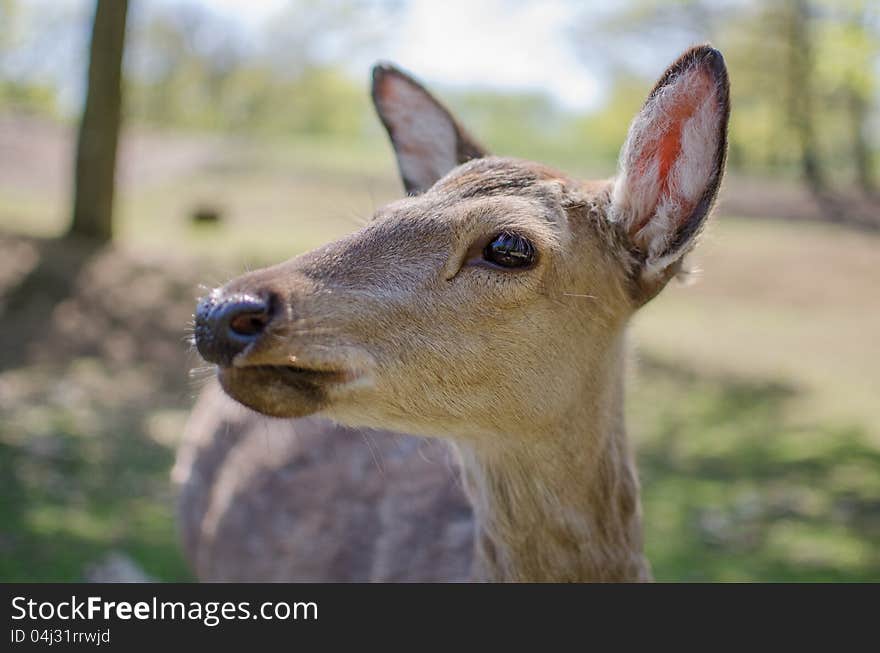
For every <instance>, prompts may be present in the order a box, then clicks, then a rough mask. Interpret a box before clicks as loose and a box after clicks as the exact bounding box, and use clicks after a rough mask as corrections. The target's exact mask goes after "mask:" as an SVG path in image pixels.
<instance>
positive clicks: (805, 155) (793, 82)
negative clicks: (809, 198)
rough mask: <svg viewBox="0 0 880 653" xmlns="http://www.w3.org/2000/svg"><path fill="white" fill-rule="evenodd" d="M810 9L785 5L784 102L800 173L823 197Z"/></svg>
mask: <svg viewBox="0 0 880 653" xmlns="http://www.w3.org/2000/svg"><path fill="white" fill-rule="evenodd" d="M809 12H810V8H809V5H808V3H807V2H806V0H790V2H789V4H788V12H787V13H788V16H787V22H788V26H787V27H788V84H789V87H788V91H789V94H788V100H789V107H788V109H789V116H790V119H791V124H792V127H793V128H794V130H795V134H796V135H797V138H798V142H799V144H800V150H801V172H802V173H803V175H804V181H805V182H806V183H807V185H808V186H809V187H810V190H811V191H812V192H813V193H814V194H817V195H824V192H825V190H826V179H825V174H824V171H823V168H822V164H821V158H820V154H819V147H818V143H817V142H816V129H815V123H814V118H815V116H814V107H813V87H812V82H813V66H814V61H813V56H814V55H813V44H812V42H811V38H812V35H811V34H810V24H809V21H810V16H809Z"/></svg>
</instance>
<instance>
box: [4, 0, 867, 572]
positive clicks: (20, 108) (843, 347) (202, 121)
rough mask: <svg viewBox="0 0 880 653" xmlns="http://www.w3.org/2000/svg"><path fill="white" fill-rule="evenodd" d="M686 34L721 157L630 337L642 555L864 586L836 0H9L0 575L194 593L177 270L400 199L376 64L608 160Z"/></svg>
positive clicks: (469, 114)
mask: <svg viewBox="0 0 880 653" xmlns="http://www.w3.org/2000/svg"><path fill="white" fill-rule="evenodd" d="M96 6H97V11H96ZM707 40H708V41H711V42H712V43H713V44H714V45H716V46H717V47H719V48H720V49H721V50H722V52H723V53H724V55H725V57H726V59H727V62H728V65H729V68H730V75H731V79H732V84H733V89H732V93H733V114H732V124H731V133H730V157H729V168H728V176H727V178H726V180H725V185H724V188H723V191H722V199H721V203H720V206H719V208H718V210H717V211H716V214H715V218H714V224H713V225H712V227H711V229H710V230H709V232H708V234H707V236H706V237H705V238H704V240H703V243H702V245H701V246H700V248H699V250H698V252H697V253H696V254H695V255H694V257H693V262H694V263H695V264H696V265H697V266H698V267H699V268H701V269H702V270H703V272H702V273H701V274H700V275H699V279H698V283H696V284H695V285H692V286H690V287H670V288H669V289H668V290H667V291H666V292H665V293H664V296H663V297H661V298H660V299H659V300H657V301H656V302H653V303H652V304H650V305H649V306H648V307H647V308H646V309H645V310H644V311H643V312H642V313H641V314H640V315H639V316H638V318H637V320H636V322H635V324H634V327H633V335H634V338H633V339H634V341H635V342H636V343H637V349H636V352H637V355H636V358H637V364H636V365H635V366H634V370H633V373H632V379H631V388H632V390H631V392H630V396H629V399H628V408H627V409H628V412H629V417H630V424H631V427H630V430H631V433H632V437H633V439H634V440H635V443H636V447H637V451H638V458H639V464H640V468H641V474H642V478H643V486H644V496H643V502H644V513H645V528H646V536H645V539H646V547H647V553H648V556H649V558H650V559H651V561H652V564H653V567H654V571H655V574H656V576H657V578H658V579H668V580H875V581H877V580H880V345H878V334H880V3H877V2H868V1H856V0H844V1H839V2H831V1H830V0H774V1H772V2H757V1H752V0H719V1H710V0H679V1H675V2H653V1H649V0H628V1H624V2H611V1H601V0H600V1H597V2H591V3H582V2H574V1H571V2H566V1H563V0H549V1H546V2H524V1H519V0H468V1H467V2H459V1H451V2H445V3H437V2H430V1H429V0H378V1H376V2H359V1H357V0H326V1H321V2H318V1H317V0H246V1H245V0H242V1H241V2H235V1H233V0H214V1H211V2H209V1H208V0H131V1H130V2H124V1H123V0H100V1H99V2H97V3H96V2H95V0H0V316H2V325H0V579H2V580H6V581H12V580H77V579H83V578H95V577H100V574H101V573H102V570H103V569H105V568H106V567H107V565H117V566H118V565H121V566H123V567H126V568H128V569H130V570H131V573H133V574H135V575H137V574H145V575H148V576H149V577H151V578H155V579H160V580H185V579H190V578H191V576H190V572H189V571H188V570H187V568H186V565H185V564H184V562H183V559H182V557H181V554H180V552H179V547H178V543H177V535H176V532H175V522H174V507H173V496H172V495H173V492H172V489H171V486H170V482H169V470H170V467H171V464H172V461H173V456H174V448H175V446H176V443H177V442H178V440H179V437H180V433H181V430H182V428H183V425H184V423H185V420H186V416H187V413H188V410H189V408H190V406H191V405H192V402H193V400H194V397H195V396H196V395H197V394H198V391H199V381H198V380H193V379H191V378H190V377H189V375H188V371H189V369H190V368H191V367H193V366H195V365H198V361H197V360H196V359H195V357H193V356H192V355H191V354H190V353H188V345H187V343H186V342H185V338H186V328H187V323H188V321H189V319H190V317H191V313H192V310H193V306H194V299H195V297H196V296H197V295H198V294H199V293H200V292H202V290H200V285H199V284H203V286H202V287H205V286H207V287H210V286H213V285H215V284H217V283H220V282H221V281H223V280H225V279H227V278H229V277H231V276H234V275H237V274H239V273H240V272H242V271H243V270H244V269H246V268H248V267H253V266H258V265H263V264H266V263H271V262H277V261H279V260H281V259H286V258H289V257H291V256H293V255H296V254H297V253H300V252H302V251H305V250H307V249H310V248H312V247H314V246H316V245H318V244H320V243H322V242H325V241H328V240H331V239H333V238H336V237H338V236H340V235H342V234H344V233H346V232H349V231H352V230H354V229H357V228H358V226H359V225H360V223H361V221H362V220H363V219H364V218H366V217H368V216H369V215H370V214H371V213H372V212H373V210H374V209H375V208H377V207H378V206H380V205H381V204H383V203H384V202H386V201H388V200H390V199H393V198H396V197H399V196H401V195H402V190H401V185H400V183H399V181H398V179H397V177H396V166H395V164H394V161H393V158H392V153H391V150H390V147H389V145H388V144H387V142H386V140H385V137H384V133H383V132H382V130H381V127H380V126H379V124H378V121H377V119H376V118H375V117H374V115H373V112H372V108H371V106H370V104H369V98H368V77H369V68H370V65H371V64H372V63H373V62H374V61H376V60H378V59H390V60H393V61H395V62H396V63H398V64H399V65H400V66H402V67H404V68H406V69H408V70H410V71H412V72H413V73H414V74H415V75H416V76H417V77H419V78H420V79H422V80H423V81H424V82H426V84H427V85H428V86H429V87H430V88H431V89H432V90H433V91H435V92H436V93H437V95H438V96H440V97H442V98H443V99H444V101H446V102H447V104H448V105H449V106H450V107H451V108H452V109H453V111H454V112H456V113H457V114H458V115H459V116H460V117H461V118H462V121H463V122H464V124H466V125H467V126H468V127H469V128H470V130H471V131H472V132H473V133H475V134H476V135H477V136H478V137H479V138H480V139H481V140H482V141H483V142H484V143H486V144H487V145H488V146H489V147H490V148H491V149H492V150H493V151H494V152H496V153H499V154H505V155H514V156H520V157H526V158H533V159H538V160H541V161H544V162H547V163H550V164H553V165H556V166H559V167H562V168H563V169H565V170H567V171H569V172H572V173H576V174H579V175H582V176H584V177H607V176H609V175H611V174H613V173H614V170H615V161H616V156H617V152H618V149H619V147H620V145H621V144H622V142H623V140H624V137H625V134H626V130H627V126H628V123H629V121H630V119H631V118H632V117H633V115H634V114H635V112H636V111H637V109H638V107H639V106H640V104H641V102H642V101H643V100H644V98H645V96H646V95H647V92H648V91H649V90H650V88H651V86H652V85H653V82H654V80H655V79H656V77H657V76H658V75H659V74H660V73H661V72H662V71H663V69H664V68H665V67H666V65H668V64H669V63H671V61H672V60H673V59H674V58H675V57H676V56H677V54H678V53H679V52H680V51H682V50H684V49H685V48H686V47H688V46H689V45H691V44H693V43H697V42H702V41H707ZM114 170H115V175H114Z"/></svg>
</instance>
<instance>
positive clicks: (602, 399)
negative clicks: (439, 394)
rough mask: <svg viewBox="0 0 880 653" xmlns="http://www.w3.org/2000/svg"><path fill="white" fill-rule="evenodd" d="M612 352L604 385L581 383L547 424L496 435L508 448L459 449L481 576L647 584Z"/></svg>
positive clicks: (619, 377) (617, 365)
mask: <svg viewBox="0 0 880 653" xmlns="http://www.w3.org/2000/svg"><path fill="white" fill-rule="evenodd" d="M621 341H622V339H621ZM613 353H614V355H613V356H611V357H610V359H609V362H608V365H607V366H606V367H607V369H606V370H605V371H604V372H605V373H604V374H603V375H600V377H604V382H603V383H601V384H600V386H599V387H590V386H591V381H590V379H585V383H584V387H582V388H580V389H579V392H578V393H576V394H577V396H576V397H573V401H572V402H571V410H570V411H569V412H568V413H567V414H566V415H565V416H563V417H562V418H561V419H560V420H558V421H557V422H555V423H554V425H553V426H552V427H551V428H548V427H547V426H543V427H542V428H541V429H535V432H529V430H528V429H523V431H522V432H517V433H515V434H503V435H504V436H503V437H502V436H501V435H499V437H498V440H497V441H503V442H506V443H510V442H513V443H514V444H513V445H512V446H505V447H503V448H502V447H497V446H491V445H488V444H487V445H481V444H480V443H473V442H468V443H461V442H460V443H458V450H459V454H460V460H461V465H462V471H463V478H464V481H465V486H466V489H467V491H468V494H469V496H470V499H471V501H472V503H473V507H474V514H475V518H476V527H477V542H476V546H477V562H478V564H479V565H480V566H481V567H482V569H480V570H479V573H481V574H482V576H483V577H484V578H485V580H490V581H644V580H649V579H650V570H649V567H648V563H647V561H646V560H645V558H644V556H643V554H642V535H641V519H640V506H639V488H638V479H637V475H636V471H635V466H634V463H633V461H632V458H631V455H630V451H629V447H628V444H627V439H626V433H625V428H624V418H623V374H624V372H623V367H624V364H623V345H622V342H621V343H620V344H619V346H618V347H617V348H616V351H615V352H613ZM590 378H591V379H595V378H596V375H594V374H591V375H590ZM592 383H595V381H592ZM497 441H496V442H497Z"/></svg>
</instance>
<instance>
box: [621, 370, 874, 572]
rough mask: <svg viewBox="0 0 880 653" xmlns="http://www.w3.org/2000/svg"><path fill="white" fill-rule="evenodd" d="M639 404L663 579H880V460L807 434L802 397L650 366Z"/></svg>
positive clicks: (850, 435) (824, 431)
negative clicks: (797, 411)
mask: <svg viewBox="0 0 880 653" xmlns="http://www.w3.org/2000/svg"><path fill="white" fill-rule="evenodd" d="M641 367H642V370H641V374H640V375H641V377H642V378H641V380H640V382H639V383H638V390H637V391H636V392H635V393H634V395H633V396H632V397H631V400H632V402H633V403H634V404H635V405H634V406H633V405H631V406H630V408H631V412H632V413H633V421H634V422H636V424H637V427H636V429H635V431H636V433H635V435H636V440H637V450H638V459H639V463H640V468H641V475H642V483H643V489H644V495H643V505H644V511H645V526H646V533H645V537H646V545H647V550H648V554H649V557H650V558H651V560H652V563H653V565H654V570H655V573H656V575H657V577H658V578H659V579H666V580H676V579H682V580H788V581H808V580H875V581H876V580H878V579H880V549H878V546H877V544H878V542H880V450H878V448H877V447H876V446H874V445H872V444H871V442H870V441H869V439H868V437H867V435H866V433H865V432H864V431H863V430H862V429H860V428H857V427H846V426H834V425H828V424H814V425H809V426H802V425H798V424H797V420H796V419H795V416H793V415H791V414H789V412H788V411H787V407H788V403H789V400H790V399H792V398H793V397H794V396H795V394H796V393H797V390H796V389H795V388H793V387H791V386H787V385H785V384H780V383H772V382H761V381H754V380H742V379H730V378H711V377H706V376H699V375H697V374H694V373H693V372H691V371H687V370H682V369H681V368H680V367H678V366H676V365H674V364H672V363H670V362H663V361H658V360H656V359H652V358H650V357H648V358H647V359H646V360H644V361H643V362H642V366H641Z"/></svg>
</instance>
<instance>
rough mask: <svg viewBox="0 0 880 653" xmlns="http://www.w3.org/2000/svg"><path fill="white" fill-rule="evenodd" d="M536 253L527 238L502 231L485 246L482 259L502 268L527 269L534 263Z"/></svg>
mask: <svg viewBox="0 0 880 653" xmlns="http://www.w3.org/2000/svg"><path fill="white" fill-rule="evenodd" d="M536 255H537V252H536V251H535V246H534V245H532V242H531V241H530V240H529V239H528V238H523V237H522V236H518V235H517V234H513V233H510V232H509V231H502V232H501V233H500V234H498V235H497V236H495V238H493V239H492V241H491V242H490V243H489V244H488V245H486V247H485V249H484V250H483V259H484V260H486V261H488V262H489V263H493V264H495V265H497V266H500V267H502V268H527V267H529V266H531V265H532V264H533V263H534V262H535V258H536Z"/></svg>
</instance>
